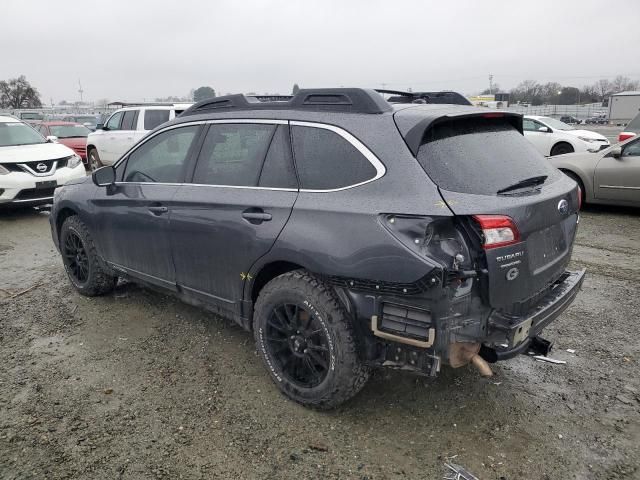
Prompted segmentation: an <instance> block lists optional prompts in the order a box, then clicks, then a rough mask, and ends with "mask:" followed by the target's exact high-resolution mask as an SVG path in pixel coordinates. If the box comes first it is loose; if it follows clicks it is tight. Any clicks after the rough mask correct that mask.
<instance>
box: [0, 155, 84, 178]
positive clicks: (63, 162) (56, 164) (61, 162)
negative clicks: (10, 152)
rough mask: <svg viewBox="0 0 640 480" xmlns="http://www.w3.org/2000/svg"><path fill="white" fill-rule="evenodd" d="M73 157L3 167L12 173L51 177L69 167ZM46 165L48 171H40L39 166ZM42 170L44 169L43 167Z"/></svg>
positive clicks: (7, 164)
mask: <svg viewBox="0 0 640 480" xmlns="http://www.w3.org/2000/svg"><path fill="white" fill-rule="evenodd" d="M70 158H71V157H64V158H57V159H54V160H39V161H36V162H22V163H3V164H2V166H3V167H5V168H6V169H7V170H9V171H10V172H26V173H30V174H32V175H33V173H36V174H38V175H43V176H44V175H50V174H52V173H53V172H54V171H55V169H57V168H63V167H66V166H67V163H68V162H69V159H70ZM41 164H42V165H44V166H45V167H46V169H42V171H41V170H38V165H41ZM41 168H42V167H41Z"/></svg>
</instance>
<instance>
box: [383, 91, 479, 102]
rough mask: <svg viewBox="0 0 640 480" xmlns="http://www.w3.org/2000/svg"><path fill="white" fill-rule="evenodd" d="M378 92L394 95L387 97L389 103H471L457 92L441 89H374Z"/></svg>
mask: <svg viewBox="0 0 640 480" xmlns="http://www.w3.org/2000/svg"><path fill="white" fill-rule="evenodd" d="M376 92H378V93H381V94H382V93H386V94H388V95H395V97H389V98H388V99H387V101H388V102H389V103H437V104H444V103H446V104H452V105H471V102H470V101H469V100H468V99H467V98H466V97H465V96H463V95H461V94H459V93H458V92H453V91H451V90H443V91H440V92H403V91H401V90H382V89H379V90H376Z"/></svg>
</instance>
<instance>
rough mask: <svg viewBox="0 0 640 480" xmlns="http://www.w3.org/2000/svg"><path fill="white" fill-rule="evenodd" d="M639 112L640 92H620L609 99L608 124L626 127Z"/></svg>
mask: <svg viewBox="0 0 640 480" xmlns="http://www.w3.org/2000/svg"><path fill="white" fill-rule="evenodd" d="M639 112H640V92H620V93H616V94H613V95H611V97H610V98H609V123H612V124H614V125H626V124H627V123H628V122H629V121H630V120H631V119H632V118H635V116H636V115H638V113H639Z"/></svg>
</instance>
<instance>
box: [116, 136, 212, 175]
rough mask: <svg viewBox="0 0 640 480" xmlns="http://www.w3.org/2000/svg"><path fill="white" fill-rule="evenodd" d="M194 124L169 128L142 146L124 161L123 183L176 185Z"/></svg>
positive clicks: (182, 171) (191, 139) (191, 138)
mask: <svg viewBox="0 0 640 480" xmlns="http://www.w3.org/2000/svg"><path fill="white" fill-rule="evenodd" d="M198 128H200V127H199V126H198V125H192V126H189V127H182V128H173V129H171V130H167V131H166V132H163V133H160V134H158V135H156V136H155V137H153V138H152V139H150V140H149V141H147V142H145V143H143V144H142V145H141V146H140V147H139V148H138V149H136V150H135V151H134V152H133V153H132V154H131V155H129V159H128V160H127V166H126V167H125V168H126V170H125V173H124V181H125V182H144V183H153V182H158V183H179V182H182V181H183V178H184V166H185V161H186V159H187V154H188V153H189V147H191V144H192V143H193V139H194V138H195V136H196V134H197V133H198Z"/></svg>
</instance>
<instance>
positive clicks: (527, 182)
mask: <svg viewBox="0 0 640 480" xmlns="http://www.w3.org/2000/svg"><path fill="white" fill-rule="evenodd" d="M547 177H548V175H538V176H537V177H531V178H525V179H524V180H520V181H519V182H516V183H514V184H513V185H509V186H508V187H505V188H503V189H501V190H498V191H497V192H496V193H497V194H498V195H500V194H501V193H507V192H511V191H513V190H520V189H521V188H527V187H536V186H538V185H542V184H543V183H544V182H545V180H546V179H547Z"/></svg>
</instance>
